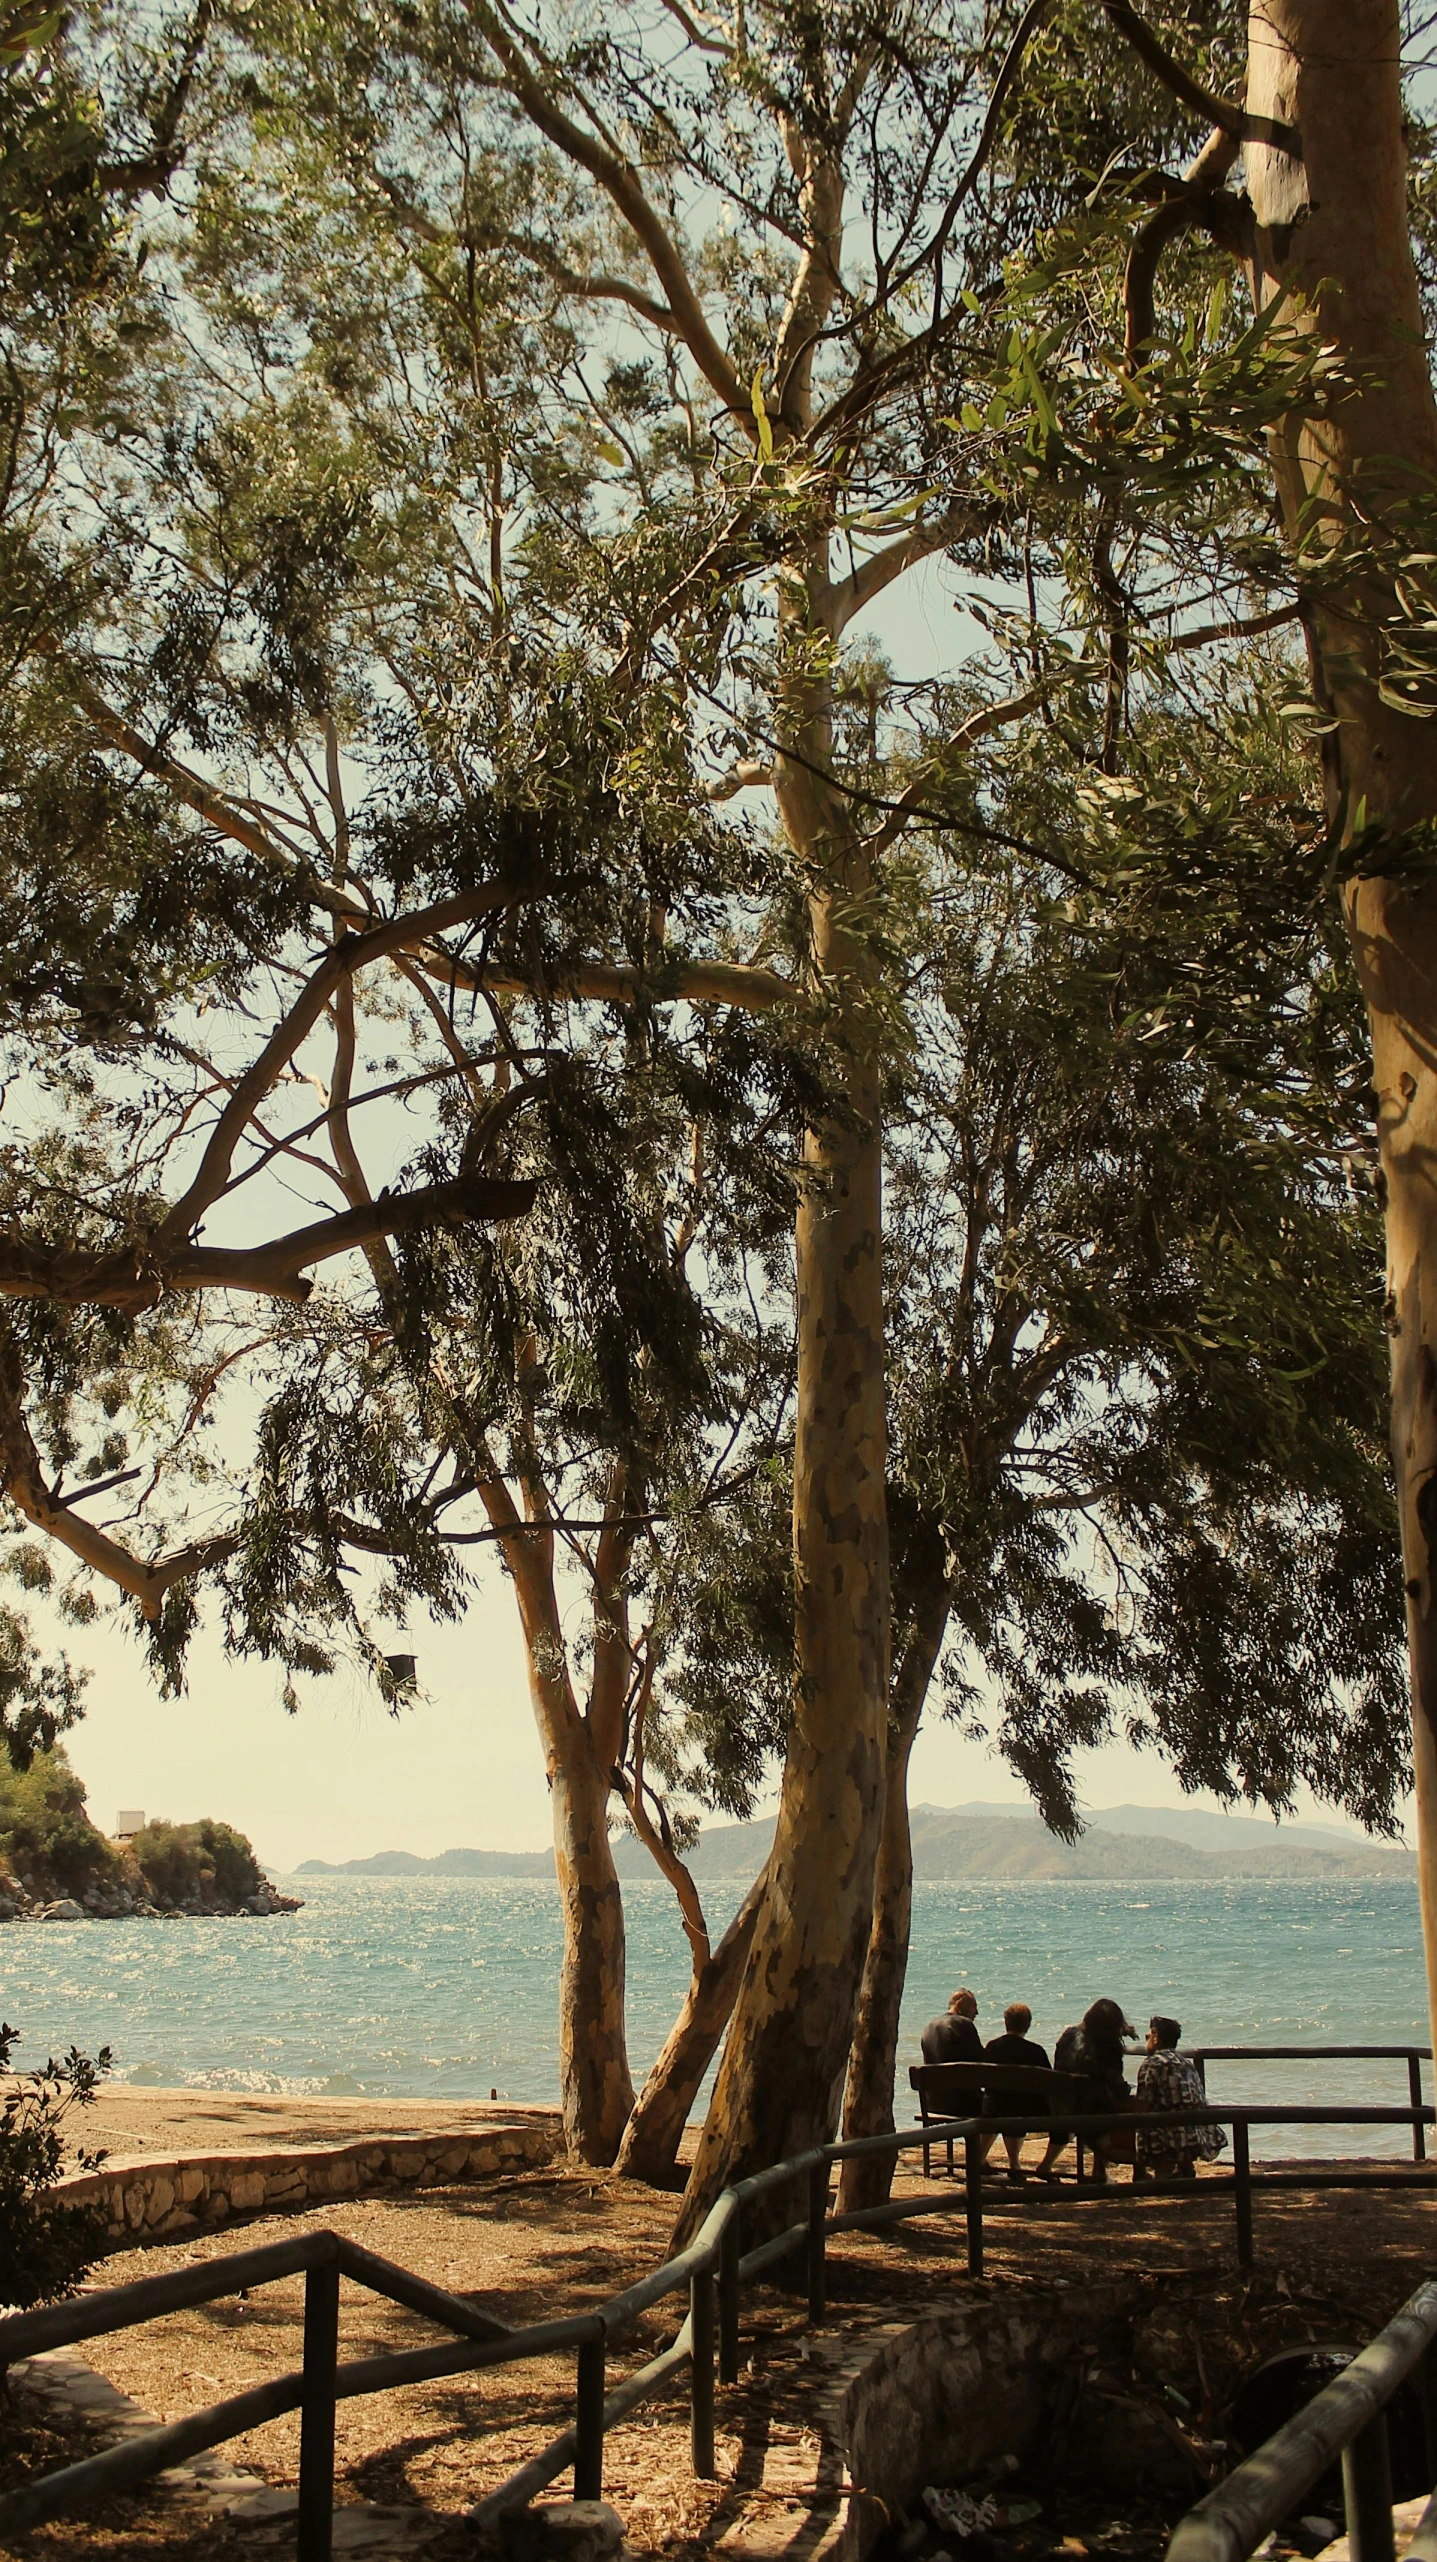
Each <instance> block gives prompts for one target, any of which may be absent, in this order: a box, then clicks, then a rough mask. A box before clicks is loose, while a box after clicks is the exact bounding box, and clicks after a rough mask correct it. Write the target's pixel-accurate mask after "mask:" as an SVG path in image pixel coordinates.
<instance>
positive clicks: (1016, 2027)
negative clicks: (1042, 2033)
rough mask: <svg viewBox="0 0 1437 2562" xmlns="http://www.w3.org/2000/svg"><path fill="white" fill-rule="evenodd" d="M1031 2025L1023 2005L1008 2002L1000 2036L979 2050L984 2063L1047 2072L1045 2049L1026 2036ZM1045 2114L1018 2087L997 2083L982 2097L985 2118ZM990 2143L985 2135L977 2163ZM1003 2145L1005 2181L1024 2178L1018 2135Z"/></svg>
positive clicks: (1007, 2138) (1028, 2093)
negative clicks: (1013, 2088)
mask: <svg viewBox="0 0 1437 2562" xmlns="http://www.w3.org/2000/svg"><path fill="white" fill-rule="evenodd" d="M1032 2025H1033V2014H1032V2012H1031V2011H1030V2009H1029V2008H1028V2005H1027V2003H1026V2002H1010V2003H1009V2004H1008V2007H1007V2009H1006V2010H1005V2011H1004V2013H1003V2034H1002V2036H1001V2037H990V2038H989V2040H988V2043H987V2045H986V2046H985V2047H984V2049H983V2060H984V2062H985V2063H988V2064H1021V2065H1022V2066H1023V2067H1024V2069H1025V2070H1026V2071H1028V2072H1039V2073H1046V2072H1047V2070H1048V2057H1047V2053H1046V2050H1045V2049H1044V2048H1043V2047H1041V2046H1040V2045H1038V2043H1037V2041H1036V2039H1034V2038H1031V2037H1030V2036H1029V2035H1028V2031H1029V2029H1030V2028H1031V2027H1032ZM1047 2113H1048V2112H1047V2102H1046V2101H1045V2100H1037V2099H1035V2098H1034V2097H1033V2094H1032V2092H1031V2091H1025V2090H1023V2089H1021V2088H1020V2089H1018V2090H1005V2089H1004V2087H1003V2085H1002V2083H1001V2082H992V2083H990V2084H989V2086H988V2088H987V2090H986V2091H985V2092H984V2094H983V2114H984V2116H985V2117H1035V2116H1044V2117H1046V2115H1047ZM993 2142H994V2138H993V2137H992V2136H991V2135H989V2136H988V2137H987V2138H986V2140H985V2142H984V2145H983V2150H982V2153H981V2155H980V2156H979V2158H980V2160H982V2161H985V2162H986V2160H987V2159H988V2155H989V2153H990V2152H991V2150H992V2148H993ZM1003 2143H1004V2146H1005V2149H1006V2151H1007V2155H1008V2177H1009V2179H1011V2180H1022V2179H1026V2178H1027V2176H1028V2174H1027V2172H1026V2171H1025V2170H1024V2168H1023V2138H1022V2136H1021V2135H1005V2136H1004V2138H1003Z"/></svg>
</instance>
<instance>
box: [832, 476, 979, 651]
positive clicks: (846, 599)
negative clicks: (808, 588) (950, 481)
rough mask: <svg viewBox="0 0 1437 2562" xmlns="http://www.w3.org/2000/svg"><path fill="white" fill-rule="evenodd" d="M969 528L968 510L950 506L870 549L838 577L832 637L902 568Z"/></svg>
mask: <svg viewBox="0 0 1437 2562" xmlns="http://www.w3.org/2000/svg"><path fill="white" fill-rule="evenodd" d="M972 529H973V518H972V514H971V512H970V510H969V509H967V508H965V507H950V508H948V509H947V510H946V511H945V513H944V514H943V515H941V516H930V517H929V518H928V519H927V520H926V522H924V523H922V524H918V525H914V526H913V527H912V528H911V530H910V531H909V532H908V533H906V534H904V535H903V536H902V537H901V538H900V539H899V540H898V541H897V542H892V543H886V544H885V545H884V547H883V549H882V550H881V551H876V552H870V553H869V555H868V558H867V559H866V560H862V561H860V562H859V564H858V567H857V568H856V569H855V570H853V571H852V572H851V573H850V575H849V576H848V577H847V578H844V579H840V580H839V581H838V582H837V584H836V585H835V587H834V589H833V595H832V600H831V605H830V613H831V615H832V618H833V629H834V635H835V638H836V637H837V635H838V633H840V632H841V631H843V630H844V629H845V627H846V626H847V625H848V624H849V623H851V622H852V620H853V617H854V615H855V614H861V613H862V611H863V609H864V607H865V605H871V604H872V602H873V600H874V598H875V596H881V595H882V593H883V590H884V588H885V587H891V586H892V584H893V581H894V580H895V578H901V577H902V576H903V573H904V571H905V570H908V569H912V568H914V567H915V566H916V564H917V563H918V562H919V561H920V560H929V559H931V558H932V556H933V554H934V553H935V552H945V551H947V549H948V547H949V545H950V543H956V542H957V541H958V540H959V538H960V536H961V535H963V534H965V533H970V532H971V531H972Z"/></svg>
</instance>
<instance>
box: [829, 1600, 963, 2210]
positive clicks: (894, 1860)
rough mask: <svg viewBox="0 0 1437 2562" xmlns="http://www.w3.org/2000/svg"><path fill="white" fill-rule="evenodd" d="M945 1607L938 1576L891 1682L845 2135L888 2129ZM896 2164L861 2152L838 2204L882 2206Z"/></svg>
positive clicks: (843, 2180) (848, 2166) (848, 2167)
mask: <svg viewBox="0 0 1437 2562" xmlns="http://www.w3.org/2000/svg"><path fill="white" fill-rule="evenodd" d="M949 1607H950V1591H949V1587H948V1586H947V1585H946V1584H945V1585H944V1586H943V1587H942V1589H941V1591H938V1592H934V1593H933V1594H931V1595H930V1596H929V1597H928V1599H927V1601H926V1603H925V1606H924V1609H923V1610H922V1612H921V1614H920V1617H919V1621H918V1625H917V1627H916V1628H915V1629H914V1632H913V1635H912V1637H911V1638H910V1640H909V1643H908V1645H907V1647H906V1648H905V1650H904V1655H903V1661H902V1663H901V1665H900V1666H899V1669H898V1673H897V1675H896V1677H895V1680H894V1684H893V1707H892V1713H891V1715H890V1717H889V1721H888V1768H887V1774H886V1789H885V1794H884V1800H883V1832H882V1836H881V1839H880V1841H879V1845H878V1865H877V1867H876V1868H875V1870H874V1875H873V1920H872V1924H871V1926H870V1929H869V1933H868V1955H867V1957H866V1959H865V1960H864V1967H863V1982H862V1985H861V1987H860V1989H859V1995H858V2016H857V2018H856V2020H855V2022H854V2029H853V2049H852V2052H851V2054H850V2056H849V2059H848V2082H847V2086H846V2088H845V2090H844V2095H843V2132H844V2137H845V2140H847V2139H848V2138H856V2137H858V2136H862V2135H891V2134H892V2132H893V2093H894V2080H895V2074H896V2069H897V2060H898V2014H899V2011H900V2010H901V2008H902V2006H903V1986H904V1982H905V1980H906V1978H907V1974H908V1940H909V1931H910V1928H911V1925H912V1919H913V1840H912V1835H911V1832H910V1829H909V1821H908V1764H909V1761H910V1759H911V1757H912V1753H913V1745H914V1742H915V1739H916V1737H917V1734H918V1728H919V1724H920V1722H921V1720H922V1716H923V1703H924V1701H925V1699H926V1698H927V1696H928V1685H929V1682H930V1681H931V1680H932V1678H933V1667H934V1665H935V1664H936V1663H937V1661H938V1656H939V1652H940V1650H941V1648H942V1644H943V1638H944V1634H945V1632H946V1630H947V1626H948V1612H949ZM893 2172H894V2156H893V2155H892V2154H891V2153H888V2154H869V2155H868V2156H866V2157H865V2158H863V2159H861V2160H858V2161H852V2162H845V2163H844V2165H843V2170H842V2174H841V2176H840V2179H839V2187H838V2203H839V2209H840V2212H841V2213H843V2214H845V2215H849V2214H856V2213H857V2212H858V2210H859V2209H860V2208H861V2207H864V2206H881V2205H882V2203H883V2201H884V2199H885V2198H886V2197H887V2196H888V2194H889V2191H890V2189H891V2188H892V2186H893Z"/></svg>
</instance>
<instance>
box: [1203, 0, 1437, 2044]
mask: <svg viewBox="0 0 1437 2562" xmlns="http://www.w3.org/2000/svg"><path fill="white" fill-rule="evenodd" d="M1401 37H1402V31H1401V23H1400V17H1399V10H1398V5H1397V0H1257V5H1255V6H1254V8H1253V10H1252V15H1251V21H1250V34H1249V74H1248V89H1247V108H1248V112H1249V114H1250V115H1252V116H1255V117H1264V118H1272V119H1274V120H1275V121H1276V123H1277V124H1278V125H1279V126H1290V127H1295V128H1296V132H1297V135H1298V136H1299V137H1300V150H1294V149H1290V148H1284V147H1283V143H1282V138H1281V137H1280V136H1279V137H1278V139H1277V140H1275V141H1274V140H1263V141H1261V142H1254V143H1250V144H1249V145H1248V146H1247V149H1246V162H1247V183H1248V192H1249V195H1250V197H1251V199H1252V204H1253V210H1254V216H1255V221H1256V248H1255V261H1254V265H1255V276H1254V286H1255V291H1256V294H1257V297H1258V299H1259V301H1260V302H1263V303H1265V302H1267V301H1269V300H1271V298H1272V296H1273V294H1274V293H1275V292H1276V291H1277V290H1278V288H1279V287H1280V286H1281V285H1282V284H1284V283H1285V284H1287V285H1288V286H1289V287H1296V288H1298V289H1299V290H1300V291H1302V292H1303V293H1306V294H1308V295H1313V296H1315V295H1316V294H1317V291H1318V288H1319V286H1323V287H1325V288H1326V289H1325V290H1324V291H1323V292H1322V294H1321V300H1320V310H1319V313H1318V315H1317V319H1316V321H1315V322H1314V324H1313V325H1316V326H1320V328H1321V330H1322V333H1323V336H1324V338H1325V339H1328V340H1330V341H1332V342H1334V343H1335V344H1336V346H1337V348H1338V350H1339V351H1340V354H1341V356H1342V358H1343V359H1344V361H1345V363H1346V364H1347V365H1349V366H1350V367H1351V368H1352V370H1353V372H1354V373H1355V374H1357V375H1358V376H1359V377H1366V378H1368V379H1367V380H1366V381H1365V382H1364V383H1363V385H1362V387H1361V388H1359V389H1358V390H1357V391H1356V392H1355V393H1354V394H1353V395H1351V396H1350V397H1347V398H1344V399H1341V400H1339V401H1338V402H1337V403H1336V404H1335V405H1334V408H1333V413H1332V416H1331V417H1330V418H1328V419H1325V420H1322V421H1319V422H1316V423H1314V424H1312V425H1309V426H1306V427H1297V426H1294V427H1293V429H1292V430H1291V432H1290V433H1288V434H1287V435H1285V436H1283V437H1281V438H1279V439H1278V440H1276V449H1275V459H1276V466H1277V477H1278V484H1279V489H1280V493H1281V497H1282V502H1283V506H1284V509H1285V511H1286V514H1287V518H1288V522H1289V526H1290V527H1291V528H1292V529H1293V530H1294V531H1296V530H1297V527H1298V520H1299V515H1300V512H1301V511H1302V510H1303V508H1304V506H1306V507H1307V508H1308V510H1309V514H1308V518H1307V523H1306V527H1305V530H1306V531H1307V532H1308V536H1309V539H1311V530H1312V528H1311V509H1312V504H1313V501H1314V500H1316V502H1317V503H1318V504H1319V505H1321V506H1322V507H1323V508H1324V510H1325V511H1327V515H1328V522H1329V523H1330V524H1332V525H1333V526H1334V527H1335V528H1336V529H1337V530H1338V531H1339V532H1340V531H1341V530H1343V529H1344V528H1346V527H1349V526H1350V525H1351V524H1352V523H1353V521H1354V519H1355V518H1356V517H1357V516H1358V515H1359V514H1361V515H1363V516H1365V517H1366V519H1367V520H1368V521H1371V520H1372V519H1373V518H1374V517H1375V518H1376V519H1377V520H1378V521H1379V523H1381V524H1384V525H1385V526H1387V527H1393V526H1400V523H1401V520H1402V516H1403V513H1404V511H1405V510H1406V509H1408V508H1409V507H1410V506H1411V505H1412V504H1413V502H1417V504H1418V505H1419V506H1421V507H1423V508H1425V509H1426V510H1428V511H1429V512H1430V510H1431V509H1432V507H1433V504H1434V500H1437V403H1434V399H1433V390H1432V382H1431V377H1430V374H1429V371H1428V364H1427V356H1426V350H1425V347H1424V343H1423V328H1422V313H1421V307H1420V302H1419V297H1418V291H1417V278H1416V272H1415V267H1414V262H1413V257H1412V246H1411V238H1410V233H1409V228H1408V210H1407V199H1406V183H1405V182H1406V152H1405V148H1404V142H1403V124H1402V95H1401V73H1400V64H1401ZM1410 548H1411V549H1412V550H1414V551H1425V552H1426V553H1428V554H1429V556H1430V554H1431V553H1432V552H1433V551H1434V550H1437V543H1434V541H1433V539H1432V528H1431V524H1430V521H1429V522H1428V523H1427V524H1426V525H1425V526H1424V525H1422V524H1421V523H1417V524H1414V525H1413V529H1412V535H1411V540H1410ZM1398 619H1399V606H1398V600H1397V596H1396V592H1395V587H1394V585H1393V582H1392V580H1391V577H1390V576H1389V575H1388V573H1387V572H1386V571H1385V570H1384V571H1382V572H1380V573H1379V574H1377V575H1369V576H1368V577H1367V578H1366V579H1365V581H1363V582H1357V581H1354V582H1353V584H1352V585H1351V586H1350V587H1349V588H1348V589H1347V590H1346V592H1345V593H1340V594H1339V595H1338V596H1337V597H1336V598H1335V599H1327V600H1325V601H1324V602H1322V603H1321V604H1320V605H1318V606H1316V607H1315V608H1314V610H1313V612H1312V614H1311V617H1310V620H1309V625H1308V631H1309V643H1310V649H1311V655H1312V661H1313V672H1314V680H1315V685H1316V690H1317V695H1318V700H1319V702H1320V703H1322V704H1323V705H1324V707H1325V708H1326V709H1327V710H1328V711H1329V712H1330V713H1331V715H1332V716H1333V719H1334V724H1335V726H1334V728H1333V730H1332V732H1331V734H1330V735H1329V737H1328V738H1327V740H1326V742H1325V761H1326V767H1327V789H1328V803H1329V815H1330V818H1331V820H1332V822H1333V825H1334V827H1335V828H1336V829H1338V830H1340V831H1341V833H1342V835H1343V836H1344V837H1351V836H1352V835H1353V834H1354V833H1356V832H1357V831H1358V830H1359V829H1360V828H1361V827H1362V826H1363V825H1364V824H1366V825H1368V826H1371V825H1373V824H1378V825H1383V826H1387V827H1389V828H1391V829H1392V830H1393V831H1400V830H1403V829H1407V828H1414V827H1416V828H1420V827H1422V826H1423V825H1424V824H1426V825H1430V824H1431V823H1432V822H1433V820H1434V819H1437V721H1434V720H1433V719H1430V718H1428V719H1419V718H1413V717H1411V716H1410V715H1408V714H1404V713H1403V712H1401V711H1400V710H1397V709H1395V708H1394V707H1393V706H1392V705H1391V704H1390V703H1386V702H1384V701H1383V700H1382V699H1381V695H1380V693H1379V678H1380V676H1381V674H1382V672H1383V662H1384V656H1385V649H1384V639H1383V631H1382V626H1383V625H1384V624H1388V625H1391V624H1393V623H1394V622H1396V621H1397V620H1398ZM1432 690H1433V689H1432V688H1431V687H1428V688H1427V689H1426V691H1427V696H1428V700H1429V701H1430V699H1431V693H1432ZM1346 907H1347V918H1348V925H1349V929H1350V932H1351V937H1352V948H1353V952H1354V955H1355V959H1356V964H1357V970H1358V975H1359V977H1360V979H1361V983H1362V988H1363V992H1364V995H1365V997H1366V1000H1367V1007H1368V1014H1369V1018H1370V1021H1371V1026H1372V1048H1373V1082H1374V1084H1375V1086H1376V1089H1377V1094H1378V1108H1377V1130H1378V1141H1379V1146H1380V1151H1381V1180H1382V1185H1383V1187H1384V1197H1385V1211H1386V1221H1387V1289H1388V1297H1387V1324H1388V1329H1389V1332H1390V1334H1391V1338H1392V1448H1393V1458H1394V1463H1395V1467H1396V1475H1397V1490H1398V1501H1399V1504H1400V1508H1401V1519H1402V1542H1403V1554H1404V1561H1405V1568H1406V1576H1407V1603H1408V1633H1409V1640H1410V1647H1411V1667H1412V1719H1413V1737H1414V1756H1415V1762H1416V1772H1417V1837H1418V1874H1419V1879H1420V1884H1421V1894H1422V1917H1423V1933H1424V1938H1425V1943H1426V1952H1427V1980H1428V1990H1429V2001H1430V2000H1431V1998H1432V1996H1433V1994H1434V1993H1435V1992H1437V887H1434V886H1433V884H1432V881H1431V876H1430V871H1429V872H1428V873H1427V874H1426V876H1425V877H1423V876H1422V875H1421V874H1419V873H1418V872H1417V870H1416V869H1415V868H1414V871H1413V873H1412V874H1410V875H1409V876H1408V877H1407V878H1406V879H1405V880H1404V879H1403V877H1402V876H1401V872H1400V868H1398V869H1396V870H1395V871H1394V873H1392V874H1390V875H1389V876H1388V877H1386V878H1372V879H1367V880H1356V881H1354V882H1352V883H1350V884H1349V888H1348V892H1347V899H1346Z"/></svg>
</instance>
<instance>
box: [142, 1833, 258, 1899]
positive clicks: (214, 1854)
mask: <svg viewBox="0 0 1437 2562" xmlns="http://www.w3.org/2000/svg"><path fill="white" fill-rule="evenodd" d="M130 1850H131V1852H132V1854H133V1856H134V1858H135V1860H136V1861H137V1862H138V1864H139V1866H140V1868H141V1869H142V1870H143V1872H144V1878H145V1883H146V1885H147V1886H148V1887H149V1890H150V1893H151V1894H152V1895H153V1896H154V1897H155V1898H156V1900H157V1901H158V1902H161V1903H170V1904H182V1903H184V1902H185V1901H186V1899H187V1898H188V1897H189V1896H190V1895H192V1894H193V1893H194V1892H195V1890H196V1889H197V1888H198V1889H199V1891H200V1892H201V1893H203V1894H216V1895H222V1896H224V1897H225V1899H226V1900H227V1901H229V1902H233V1903H243V1901H244V1900H245V1898H246V1896H248V1895H254V1894H257V1893H258V1891H259V1889H260V1887H261V1886H262V1885H263V1884H264V1873H263V1871H262V1869H261V1868H260V1865H259V1862H258V1860H257V1859H256V1858H255V1855H254V1852H253V1851H252V1849H251V1848H250V1845H249V1843H248V1842H247V1841H246V1839H245V1837H244V1834H243V1833H237V1832H236V1831H235V1829H234V1826H233V1825H232V1824H220V1823H216V1821H215V1819H214V1817H213V1816H212V1815H204V1816H202V1817H201V1819H200V1821H199V1822H198V1823H197V1824H163V1823H154V1824H146V1826H145V1828H144V1830H143V1832H138V1833H136V1835H135V1837H134V1840H133V1841H132V1842H131V1844H130Z"/></svg>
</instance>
